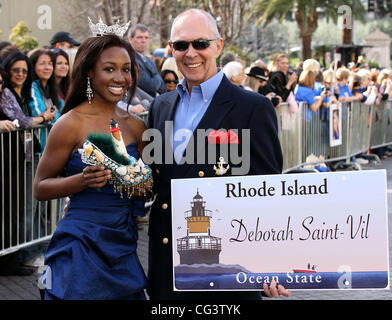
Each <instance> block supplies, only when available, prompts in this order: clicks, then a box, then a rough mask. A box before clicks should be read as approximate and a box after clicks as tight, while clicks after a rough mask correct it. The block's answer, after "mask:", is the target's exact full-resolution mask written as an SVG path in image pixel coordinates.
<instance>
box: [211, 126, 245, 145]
mask: <svg viewBox="0 0 392 320" xmlns="http://www.w3.org/2000/svg"><path fill="white" fill-rule="evenodd" d="M208 143H211V144H238V143H239V142H238V135H237V134H236V133H235V132H233V131H231V130H230V129H229V130H228V131H227V132H225V131H220V130H213V131H211V132H210V134H209V135H208Z"/></svg>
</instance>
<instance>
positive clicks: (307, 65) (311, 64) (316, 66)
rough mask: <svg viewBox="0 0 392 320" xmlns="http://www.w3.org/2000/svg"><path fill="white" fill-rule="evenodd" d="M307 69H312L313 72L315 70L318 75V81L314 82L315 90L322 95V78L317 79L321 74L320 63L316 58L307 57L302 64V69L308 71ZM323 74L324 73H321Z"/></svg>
mask: <svg viewBox="0 0 392 320" xmlns="http://www.w3.org/2000/svg"><path fill="white" fill-rule="evenodd" d="M306 70H310V71H312V72H314V74H315V76H316V81H315V82H314V88H313V90H314V92H315V94H316V97H317V96H320V95H321V90H322V86H323V83H322V80H321V81H317V80H318V77H319V74H320V63H319V62H318V61H317V60H315V59H307V60H305V61H304V63H303V64H302V71H306ZM321 75H322V73H321Z"/></svg>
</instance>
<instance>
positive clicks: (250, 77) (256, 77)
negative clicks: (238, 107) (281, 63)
mask: <svg viewBox="0 0 392 320" xmlns="http://www.w3.org/2000/svg"><path fill="white" fill-rule="evenodd" d="M245 75H246V77H245V79H244V81H243V85H244V88H245V89H246V90H250V91H253V92H258V91H259V88H260V87H262V86H264V85H265V83H267V82H268V71H266V70H265V69H262V68H260V67H248V68H247V69H246V71H245Z"/></svg>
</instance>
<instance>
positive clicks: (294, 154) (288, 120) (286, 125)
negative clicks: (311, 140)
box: [275, 103, 302, 170]
mask: <svg viewBox="0 0 392 320" xmlns="http://www.w3.org/2000/svg"><path fill="white" fill-rule="evenodd" d="M275 110H276V113H277V118H278V133H279V140H280V144H281V148H282V153H283V170H285V169H287V168H296V167H299V166H300V164H301V162H302V154H301V150H302V138H301V137H302V131H301V129H302V126H301V117H299V116H298V114H297V113H291V112H290V110H289V106H288V104H287V103H281V105H280V106H279V107H278V108H275ZM298 112H301V106H300V108H299V110H298Z"/></svg>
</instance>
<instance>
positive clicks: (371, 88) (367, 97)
mask: <svg viewBox="0 0 392 320" xmlns="http://www.w3.org/2000/svg"><path fill="white" fill-rule="evenodd" d="M351 82H352V85H351V87H352V93H353V95H354V96H360V97H361V99H360V100H358V101H360V102H363V103H366V104H374V103H375V102H376V99H377V92H378V90H377V87H376V86H375V85H374V83H373V82H372V79H371V72H370V71H369V70H367V69H360V70H359V71H358V72H356V73H355V74H354V75H353V77H352V81H351Z"/></svg>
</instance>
